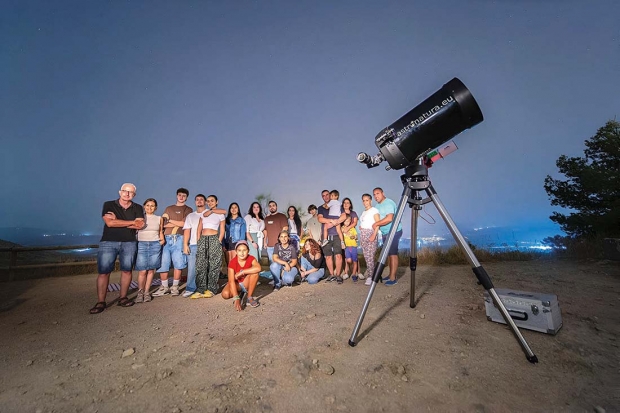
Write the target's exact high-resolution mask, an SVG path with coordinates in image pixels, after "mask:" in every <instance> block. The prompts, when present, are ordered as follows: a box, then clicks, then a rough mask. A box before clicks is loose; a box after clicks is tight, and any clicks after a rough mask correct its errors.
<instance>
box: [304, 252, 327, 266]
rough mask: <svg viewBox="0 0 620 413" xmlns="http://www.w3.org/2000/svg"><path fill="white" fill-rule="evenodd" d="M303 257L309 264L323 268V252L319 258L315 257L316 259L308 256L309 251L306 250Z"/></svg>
mask: <svg viewBox="0 0 620 413" xmlns="http://www.w3.org/2000/svg"><path fill="white" fill-rule="evenodd" d="M303 257H304V258H305V259H307V260H308V262H309V263H310V265H312V266H313V267H314V268H316V269H320V268H323V267H324V266H325V257H323V254H321V256H320V257H319V258H317V259H316V260H313V259H312V258H311V257H310V253H308V252H306V253H305V254H303Z"/></svg>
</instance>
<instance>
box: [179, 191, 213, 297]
mask: <svg viewBox="0 0 620 413" xmlns="http://www.w3.org/2000/svg"><path fill="white" fill-rule="evenodd" d="M194 201H195V202H196V211H195V212H192V213H191V214H189V215H188V216H187V218H185V225H184V226H183V254H185V255H187V256H188V257H187V284H186V285H185V292H184V293H183V297H184V298H187V297H189V296H190V295H192V294H194V293H195V292H196V251H197V250H198V236H197V230H198V223H199V222H200V217H202V213H203V212H204V210H205V203H206V202H207V197H206V196H204V195H203V194H198V195H196V197H195V198H194Z"/></svg>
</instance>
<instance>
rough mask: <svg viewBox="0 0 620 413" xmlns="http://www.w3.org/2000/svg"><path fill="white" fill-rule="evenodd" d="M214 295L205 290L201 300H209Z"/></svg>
mask: <svg viewBox="0 0 620 413" xmlns="http://www.w3.org/2000/svg"><path fill="white" fill-rule="evenodd" d="M214 295H215V294H213V293H212V292H211V291H209V290H205V292H204V294H203V298H211V297H213V296H214Z"/></svg>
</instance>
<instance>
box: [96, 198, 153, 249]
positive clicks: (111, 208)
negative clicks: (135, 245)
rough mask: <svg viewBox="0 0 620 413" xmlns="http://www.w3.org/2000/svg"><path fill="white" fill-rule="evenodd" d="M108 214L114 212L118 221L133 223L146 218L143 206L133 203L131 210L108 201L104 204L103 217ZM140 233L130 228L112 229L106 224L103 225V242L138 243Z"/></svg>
mask: <svg viewBox="0 0 620 413" xmlns="http://www.w3.org/2000/svg"><path fill="white" fill-rule="evenodd" d="M108 212H113V213H114V215H116V219H121V220H123V221H133V220H134V219H136V218H144V209H143V208H142V206H141V205H139V204H136V203H135V202H132V203H131V205H130V206H129V208H127V209H125V208H123V207H122V206H121V204H120V203H119V202H118V199H117V200H115V201H107V202H104V203H103V210H102V212H101V216H104V215H105V214H107V213H108ZM137 233H138V231H137V230H135V229H129V228H111V227H108V226H107V225H106V224H105V223H104V224H103V235H102V236H101V241H113V242H127V241H136V239H137V238H136V236H137Z"/></svg>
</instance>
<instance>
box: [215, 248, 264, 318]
mask: <svg viewBox="0 0 620 413" xmlns="http://www.w3.org/2000/svg"><path fill="white" fill-rule="evenodd" d="M235 252H236V256H235V257H234V258H233V259H232V260H230V263H229V264H228V284H227V285H226V287H224V289H223V290H222V298H224V299H225V300H228V299H229V298H232V299H233V305H234V306H235V310H237V311H241V310H243V309H244V308H245V304H246V300H247V303H248V304H249V305H250V307H258V306H259V305H260V304H259V303H258V301H256V299H254V289H255V288H256V283H257V282H258V273H259V272H260V271H261V268H260V264H259V263H258V261H256V259H255V258H254V257H253V256H252V255H250V249H249V247H248V243H247V242H246V241H239V242H237V245H236V246H235Z"/></svg>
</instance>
